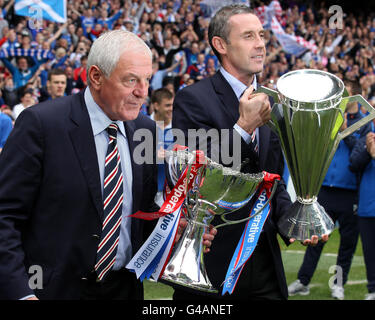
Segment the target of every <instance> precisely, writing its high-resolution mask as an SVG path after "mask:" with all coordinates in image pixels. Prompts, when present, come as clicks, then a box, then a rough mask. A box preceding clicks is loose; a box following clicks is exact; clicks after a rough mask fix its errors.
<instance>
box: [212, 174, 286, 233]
mask: <svg viewBox="0 0 375 320" xmlns="http://www.w3.org/2000/svg"><path fill="white" fill-rule="evenodd" d="M278 183H279V181H278V180H275V181H274V184H273V186H272V191H271V195H270V197H269V198H268V200H267V201H266V202H265V203H264V205H263V206H262V208H260V209H259V210H258V211H257V212H255V213H254V214H253V215H252V216H250V217H247V218H244V219H240V220H227V219H226V218H225V216H226V215H227V214H230V213H232V212H233V211H231V212H227V213H224V214H222V215H221V216H220V218H221V220H223V221H224V223H222V224H219V225H218V226H215V229H217V228H220V227H224V226H227V225H232V224H238V223H241V222H246V221H248V220H250V219H252V218H254V217H255V216H257V215H258V214H259V213H261V212H262V211H263V210H264V208H265V207H266V206H267V205H268V204H269V203H270V201H271V200H272V198H273V196H274V194H275V192H276V188H277V185H278Z"/></svg>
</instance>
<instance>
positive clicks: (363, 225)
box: [358, 217, 375, 293]
mask: <svg viewBox="0 0 375 320" xmlns="http://www.w3.org/2000/svg"><path fill="white" fill-rule="evenodd" d="M358 220H359V230H360V233H361V240H362V248H363V257H364V259H365V265H366V273H367V289H368V292H371V293H372V292H375V247H374V243H375V217H359V219H358Z"/></svg>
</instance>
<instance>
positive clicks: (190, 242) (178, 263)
mask: <svg viewBox="0 0 375 320" xmlns="http://www.w3.org/2000/svg"><path fill="white" fill-rule="evenodd" d="M197 211H198V214H197V215H196V217H197V218H199V217H201V218H200V219H197V218H195V219H189V220H188V225H187V226H186V229H185V231H184V233H183V235H182V236H181V238H180V240H179V241H178V242H177V244H176V246H175V248H174V249H173V252H172V257H171V258H170V260H169V262H168V264H167V266H166V267H165V270H164V273H163V275H162V276H161V279H162V280H164V281H167V282H172V283H173V284H175V285H176V284H177V285H180V286H183V287H188V288H192V289H195V290H200V291H205V292H212V293H217V292H218V291H217V290H216V289H215V288H214V287H213V286H212V284H211V282H210V280H209V279H208V276H207V272H206V268H205V264H204V260H203V244H202V237H203V234H204V233H205V232H206V230H207V229H208V227H209V224H210V222H211V221H212V219H213V215H212V214H210V213H207V212H206V210H204V209H202V208H198V209H197Z"/></svg>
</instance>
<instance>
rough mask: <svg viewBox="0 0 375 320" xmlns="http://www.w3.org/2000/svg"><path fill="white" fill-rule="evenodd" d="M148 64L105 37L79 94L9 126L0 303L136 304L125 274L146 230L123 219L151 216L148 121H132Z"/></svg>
mask: <svg viewBox="0 0 375 320" xmlns="http://www.w3.org/2000/svg"><path fill="white" fill-rule="evenodd" d="M151 61H152V59H151V51H150V49H149V48H148V47H147V46H146V44H145V43H144V42H143V41H142V40H140V39H139V38H138V37H137V36H135V35H134V34H132V33H130V32H126V31H119V30H118V31H112V32H108V33H105V34H103V35H102V36H101V37H100V38H98V39H97V40H96V41H95V42H94V44H93V45H92V48H91V51H90V55H89V59H88V79H89V86H88V88H86V90H85V91H84V92H82V93H80V94H78V95H73V96H69V97H64V98H60V99H55V100H53V101H47V102H44V103H41V104H39V105H36V106H34V107H32V108H28V109H27V110H25V112H24V113H22V115H21V116H20V117H19V119H18V120H17V123H16V125H15V128H14V130H13V132H12V134H11V135H10V137H9V139H8V142H7V144H6V145H5V147H4V149H3V152H2V153H1V156H0V168H1V170H0V299H38V298H39V299H142V298H143V287H142V284H141V282H139V281H138V280H137V279H136V276H135V274H133V273H131V272H129V271H127V270H126V269H125V266H126V265H127V263H128V262H129V261H130V259H131V257H132V256H133V254H134V253H135V252H136V251H137V250H138V249H139V248H140V246H141V244H142V242H143V240H144V238H143V234H144V232H147V230H146V229H149V228H150V227H152V226H153V225H154V224H153V223H151V224H150V223H148V224H147V223H145V222H143V221H142V220H138V219H132V218H130V217H129V215H130V214H132V213H134V212H136V211H138V210H141V211H145V212H147V211H149V212H150V211H151V212H154V211H156V210H157V209H158V207H157V206H156V205H155V204H154V202H153V199H154V196H155V193H156V190H157V181H156V178H157V175H156V161H155V149H156V148H155V147H153V146H155V141H154V140H155V137H156V134H155V123H154V122H153V121H152V120H150V119H149V118H148V117H145V116H143V115H141V114H139V111H140V108H141V105H142V103H143V102H144V99H145V98H146V96H147V94H148V86H149V80H150V78H151V74H152V66H151ZM137 129H143V130H147V132H148V133H150V132H151V133H152V135H151V136H152V137H153V138H152V139H151V140H152V141H147V142H145V141H142V143H143V145H144V146H146V147H149V148H152V150H153V152H152V153H151V154H152V159H147V158H145V159H143V155H142V152H140V151H141V150H140V149H141V148H137V147H139V144H140V143H141V141H137V139H135V136H134V135H135V133H136V130H137ZM147 136H148V137H150V135H147ZM133 137H134V139H133ZM145 143H146V144H145ZM147 143H148V144H147ZM136 149H137V150H138V151H136ZM144 151H145V150H144ZM146 153H147V154H150V152H149V150H148V151H147V152H146ZM144 160H146V162H144ZM144 227H145V228H144ZM207 239H208V238H206V240H207ZM204 243H205V244H206V245H207V244H208V245H210V243H209V241H208V242H207V241H205V242H204Z"/></svg>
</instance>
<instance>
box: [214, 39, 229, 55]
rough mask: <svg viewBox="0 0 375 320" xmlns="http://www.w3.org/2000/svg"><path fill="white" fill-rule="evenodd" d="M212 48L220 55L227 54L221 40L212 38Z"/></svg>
mask: <svg viewBox="0 0 375 320" xmlns="http://www.w3.org/2000/svg"><path fill="white" fill-rule="evenodd" d="M212 46H213V47H214V48H215V49H216V51H217V52H219V53H220V55H223V54H226V53H227V43H226V42H225V41H224V39H223V38H220V37H218V36H214V37H213V38H212Z"/></svg>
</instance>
